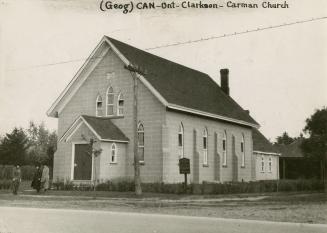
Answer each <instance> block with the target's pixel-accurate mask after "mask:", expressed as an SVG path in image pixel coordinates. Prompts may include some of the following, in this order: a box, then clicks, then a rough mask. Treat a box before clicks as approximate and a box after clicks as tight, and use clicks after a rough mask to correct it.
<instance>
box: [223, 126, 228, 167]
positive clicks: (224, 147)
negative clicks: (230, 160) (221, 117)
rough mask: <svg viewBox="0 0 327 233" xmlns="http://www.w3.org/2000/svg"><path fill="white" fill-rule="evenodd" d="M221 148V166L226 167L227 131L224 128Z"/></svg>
mask: <svg viewBox="0 0 327 233" xmlns="http://www.w3.org/2000/svg"><path fill="white" fill-rule="evenodd" d="M222 149H223V163H222V164H223V167H227V132H226V130H224V133H223V138H222Z"/></svg>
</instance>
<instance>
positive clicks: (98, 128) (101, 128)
mask: <svg viewBox="0 0 327 233" xmlns="http://www.w3.org/2000/svg"><path fill="white" fill-rule="evenodd" d="M83 123H84V124H85V125H86V126H87V127H88V128H89V129H90V130H91V132H92V133H93V134H94V135H95V136H96V137H97V138H98V140H100V141H113V142H128V141H129V139H128V138H127V137H126V136H125V134H124V133H123V132H122V131H121V130H120V129H119V128H118V127H117V126H116V125H115V124H114V123H112V122H111V120H110V119H109V118H104V117H94V116H86V115H82V116H80V117H78V118H77V119H76V120H75V121H74V123H73V124H72V125H71V126H70V127H69V129H68V130H67V131H66V132H65V133H64V135H63V136H62V137H61V138H60V141H62V140H63V139H66V140H67V138H69V137H70V136H72V135H73V134H74V132H75V131H76V130H77V129H78V128H79V127H80V126H81V125H82V124H83Z"/></svg>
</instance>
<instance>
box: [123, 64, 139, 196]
mask: <svg viewBox="0 0 327 233" xmlns="http://www.w3.org/2000/svg"><path fill="white" fill-rule="evenodd" d="M125 69H127V70H129V71H130V72H131V74H132V77H133V93H134V102H133V114H134V119H133V130H134V184H135V194H136V195H137V196H139V195H141V194H142V187H141V177H140V162H139V161H140V160H139V155H138V134H137V105H138V101H137V100H138V99H137V92H138V86H137V81H138V78H137V74H142V73H143V72H142V71H141V70H140V69H138V68H135V67H134V66H133V65H129V66H125Z"/></svg>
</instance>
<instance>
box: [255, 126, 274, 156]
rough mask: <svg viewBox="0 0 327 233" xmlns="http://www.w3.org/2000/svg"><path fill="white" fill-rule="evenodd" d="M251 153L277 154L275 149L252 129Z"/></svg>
mask: <svg viewBox="0 0 327 233" xmlns="http://www.w3.org/2000/svg"><path fill="white" fill-rule="evenodd" d="M252 140H253V151H256V152H264V153H273V154H278V150H277V148H276V147H274V146H273V144H271V142H269V140H268V139H267V138H266V137H265V136H264V135H263V134H262V133H261V132H260V131H259V130H258V129H255V128H253V129H252Z"/></svg>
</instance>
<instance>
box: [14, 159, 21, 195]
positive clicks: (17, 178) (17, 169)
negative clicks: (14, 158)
mask: <svg viewBox="0 0 327 233" xmlns="http://www.w3.org/2000/svg"><path fill="white" fill-rule="evenodd" d="M21 181H22V172H21V170H20V167H19V165H18V164H17V165H16V166H15V167H14V170H13V176H12V193H13V194H14V195H17V192H18V189H19V185H20V182H21Z"/></svg>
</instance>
